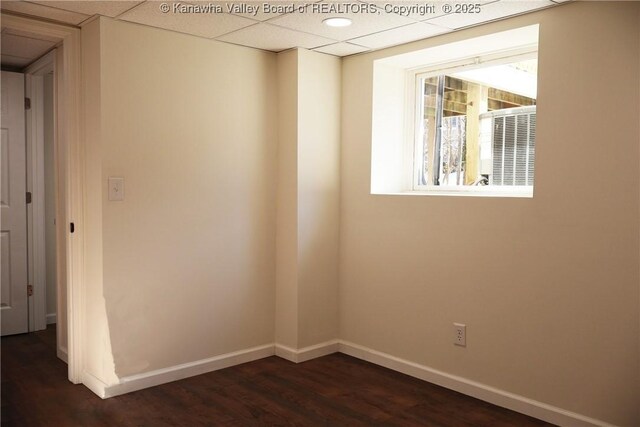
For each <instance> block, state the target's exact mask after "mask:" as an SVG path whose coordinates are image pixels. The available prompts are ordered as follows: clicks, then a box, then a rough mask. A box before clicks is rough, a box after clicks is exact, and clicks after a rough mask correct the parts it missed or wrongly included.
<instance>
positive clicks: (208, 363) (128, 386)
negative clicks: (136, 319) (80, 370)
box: [85, 344, 274, 398]
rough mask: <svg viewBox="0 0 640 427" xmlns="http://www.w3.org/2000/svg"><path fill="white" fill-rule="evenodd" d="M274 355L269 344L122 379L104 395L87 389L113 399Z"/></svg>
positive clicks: (272, 347)
mask: <svg viewBox="0 0 640 427" xmlns="http://www.w3.org/2000/svg"><path fill="white" fill-rule="evenodd" d="M273 355H274V345H273V344H267V345H263V346H259V347H253V348H249V349H246V350H240V351H236V352H233V353H226V354H221V355H219V356H214V357H210V358H208V359H202V360H197V361H195V362H189V363H183V364H181V365H175V366H170V367H168V368H163V369H158V370H155V371H151V372H145V373H142V374H138V375H131V376H128V377H122V378H120V382H119V383H118V384H113V385H109V386H105V389H104V395H100V394H99V393H97V392H96V391H95V390H94V389H93V388H92V387H91V386H89V385H87V387H89V388H90V389H91V390H92V391H93V392H94V393H96V394H97V395H98V396H100V397H102V398H107V397H113V396H118V395H121V394H125V393H130V392H132V391H137V390H142V389H143V388H148V387H154V386H157V385H160V384H164V383H168V382H171V381H177V380H181V379H184V378H189V377H193V376H195V375H200V374H205V373H207V372H212V371H216V370H218V369H224V368H228V367H230V366H235V365H239V364H241V363H246V362H252V361H254V360H258V359H263V358H265V357H269V356H273ZM85 384H86V383H85Z"/></svg>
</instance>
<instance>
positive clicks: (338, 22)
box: [322, 18, 351, 27]
mask: <svg viewBox="0 0 640 427" xmlns="http://www.w3.org/2000/svg"><path fill="white" fill-rule="evenodd" d="M322 22H323V23H324V25H328V26H330V27H348V26H349V25H351V19H349V18H327V19H325V20H324V21H322Z"/></svg>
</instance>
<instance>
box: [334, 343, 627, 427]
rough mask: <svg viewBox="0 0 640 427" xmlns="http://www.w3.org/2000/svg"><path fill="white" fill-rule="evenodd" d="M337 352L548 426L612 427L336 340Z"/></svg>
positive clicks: (573, 413) (611, 426) (592, 419)
mask: <svg viewBox="0 0 640 427" xmlns="http://www.w3.org/2000/svg"><path fill="white" fill-rule="evenodd" d="M339 350H340V352H341V353H344V354H348V355H349V356H353V357H356V358H358V359H362V360H366V361H367V362H371V363H375V364H376V365H380V366H384V367H385V368H389V369H392V370H394V371H398V372H402V373H403V374H406V375H410V376H412V377H415V378H419V379H421V380H424V381H428V382H430V383H433V384H437V385H439V386H442V387H445V388H448V389H450V390H455V391H457V392H460V393H462V394H466V395H467V396H472V397H475V398H477V399H480V400H484V401H485V402H489V403H492V404H494V405H497V406H501V407H503V408H507V409H511V410H513V411H516V412H520V413H521V414H526V415H529V416H532V417H535V418H538V419H541V420H543V421H547V422H549V423H552V424H557V425H561V426H571V427H594V426H599V427H615V426H613V425H612V424H609V423H606V422H604V421H600V420H596V419H594V418H589V417H586V416H584V415H580V414H576V413H575V412H570V411H566V410H564V409H561V408H558V407H555V406H551V405H548V404H546V403H542V402H538V401H536V400H533V399H529V398H526V397H524V396H519V395H517V394H513V393H509V392H507V391H504V390H500V389H497V388H495V387H491V386H488V385H485V384H482V383H478V382H475V381H471V380H469V379H466V378H462V377H458V376H455V375H451V374H448V373H446V372H442V371H438V370H437V369H433V368H429V367H428V366H424V365H419V364H417V363H414V362H410V361H408V360H403V359H400V358H398V357H395V356H391V355H390V354H386V353H382V352H379V351H376V350H372V349H370V348H367V347H363V346H360V345H358V344H353V343H350V342H347V341H340V343H339Z"/></svg>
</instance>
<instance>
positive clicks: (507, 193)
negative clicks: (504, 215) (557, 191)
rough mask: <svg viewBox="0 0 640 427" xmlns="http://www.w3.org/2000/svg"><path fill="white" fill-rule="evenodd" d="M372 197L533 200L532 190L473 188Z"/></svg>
mask: <svg viewBox="0 0 640 427" xmlns="http://www.w3.org/2000/svg"><path fill="white" fill-rule="evenodd" d="M371 194H372V195H382V196H446V197H500V198H502V197H512V198H518V199H532V198H533V188H531V189H526V190H521V189H517V190H514V189H512V188H507V189H504V188H503V189H495V188H491V189H485V188H477V187H476V188H474V189H472V190H470V189H464V190H458V189H450V188H442V189H441V188H438V189H428V190H427V189H425V190H410V191H401V192H376V193H371Z"/></svg>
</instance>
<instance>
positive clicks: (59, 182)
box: [2, 11, 83, 383]
mask: <svg viewBox="0 0 640 427" xmlns="http://www.w3.org/2000/svg"><path fill="white" fill-rule="evenodd" d="M25 39H31V40H35V42H33V43H31V42H30V43H26V41H29V40H26V41H25ZM45 42H46V43H50V44H51V43H52V44H53V46H50V48H49V49H48V50H47V51H46V52H48V53H46V55H45V56H39V58H40V59H38V60H35V59H36V58H38V56H36V58H33V57H30V55H33V51H34V49H35V47H37V46H42V45H43V44H44V43H45ZM11 49H13V51H12V50H11ZM40 53H42V52H40ZM25 59H26V60H28V64H29V65H27V64H25V63H22V64H20V63H13V64H11V61H14V62H19V60H25ZM2 62H3V70H4V69H8V70H9V71H13V72H14V73H15V72H16V71H18V72H24V77H23V79H24V95H25V96H24V98H26V99H29V100H26V99H25V100H24V102H25V105H24V108H25V110H26V111H25V112H24V114H23V116H24V117H26V119H27V123H28V124H25V129H26V130H25V138H26V141H25V150H24V151H23V152H24V161H25V163H26V165H25V166H26V167H27V169H26V172H25V173H26V175H23V177H24V180H23V183H24V187H23V189H24V190H25V191H24V194H22V197H18V196H16V197H17V198H16V200H19V199H21V200H23V201H24V204H25V205H26V214H27V218H26V222H27V224H28V226H27V230H28V233H27V242H28V245H27V255H26V259H27V280H26V281H25V282H28V283H21V284H16V286H15V289H22V290H24V291H26V293H27V301H28V303H27V307H28V308H27V320H26V323H27V330H31V331H35V330H38V329H44V328H46V325H47V320H49V322H51V323H53V321H54V316H53V312H52V311H51V308H52V307H54V306H55V322H56V324H57V328H56V329H57V342H58V345H57V347H58V357H60V358H62V359H66V361H67V362H68V378H69V380H70V381H71V382H73V383H80V382H82V358H81V356H82V351H81V349H82V345H81V338H82V334H81V333H80V326H81V322H80V320H79V319H80V314H81V313H82V306H81V302H82V293H83V292H82V291H83V287H82V285H83V282H82V280H81V279H82V271H83V251H82V248H83V240H82V238H83V233H82V191H83V187H82V186H83V176H82V171H83V158H82V155H81V154H82V151H81V146H80V137H81V135H82V127H81V123H82V122H81V120H80V118H81V110H80V87H81V81H80V69H81V62H80V29H79V28H76V27H70V26H65V25H58V24H53V23H49V22H43V21H39V20H36V19H30V18H26V17H22V16H16V15H12V14H10V13H5V12H4V11H3V14H2ZM3 78H4V75H3ZM51 94H53V95H51ZM45 97H48V98H53V101H49V103H48V104H46V106H47V108H46V110H47V111H45ZM50 113H52V117H51V116H49V118H48V121H45V114H50ZM3 121H4V120H3ZM3 126H4V123H3ZM52 130H53V140H54V144H53V147H50V146H49V147H47V146H46V145H45V131H48V132H49V138H50V137H51V135H50V133H51V131H52ZM18 151H20V150H18ZM47 157H49V161H48V162H47V160H46V158H47ZM51 157H53V160H52V161H51V160H50V158H51ZM7 159H8V157H7ZM8 162H9V161H8V160H7V164H8ZM11 163H12V167H10V168H7V169H6V170H11V169H17V166H13V163H14V162H13V160H12V161H11ZM47 163H48V167H45V165H46V164H47ZM3 170H5V169H3ZM52 172H53V175H54V177H55V178H54V183H53V193H54V195H53V196H52V195H51V194H50V193H51V191H50V190H51V184H52V183H51V182H50V176H51V173H52ZM45 175H49V179H45ZM46 184H48V185H49V191H47V188H46V187H47V185H46ZM21 192H22V190H18V192H17V193H16V194H19V193H21ZM47 193H49V194H47ZM47 196H49V197H47ZM52 200H53V201H54V203H53V206H54V208H53V211H54V213H53V214H52V212H51V211H52V203H51V202H52ZM47 201H48V203H47ZM27 202H30V203H27ZM23 213H24V210H23ZM3 214H4V212H3ZM54 218H55V223H54V224H53V227H52V226H51V225H52V224H51V223H50V222H51V221H52V220H53V219H54ZM47 226H49V227H47ZM3 227H4V224H3ZM74 229H75V233H74V232H73V231H74ZM47 232H48V234H49V239H47ZM51 234H53V236H55V237H52V236H51ZM47 240H48V241H49V243H51V241H52V240H55V243H56V244H55V246H54V251H53V252H54V253H55V255H54V256H53V258H55V262H54V263H53V264H54V265H55V267H53V266H50V265H51V257H52V255H51V253H52V251H51V247H50V248H49V251H47V247H46V244H47ZM47 252H49V262H47ZM7 253H8V254H9V255H8V257H7V258H6V260H5V263H6V264H7V265H9V264H10V263H11V256H12V253H11V251H7ZM4 255H5V248H4V247H3V256H4ZM20 256H21V257H22V256H23V255H20ZM23 271H24V270H23ZM52 273H54V279H53V280H54V281H55V282H56V289H55V291H52V290H50V291H49V301H47V276H49V277H51V275H52ZM23 276H24V275H23ZM4 279H5V278H4V276H3V281H4ZM21 281H22V280H21ZM50 281H51V280H49V282H50ZM25 285H30V286H29V287H26V289H25ZM11 289H13V286H12V287H11ZM21 292H22V291H21ZM54 292H55V294H56V297H55V299H52V298H51V296H52V294H53V293H54ZM29 293H31V295H30V296H29V295H28V294H29ZM16 295H17V294H16ZM53 301H55V302H53ZM47 306H48V307H47ZM47 308H49V310H48V309H47ZM47 314H49V316H48V319H47ZM3 320H4V318H3ZM21 322H23V324H24V315H22V317H21ZM3 332H4V331H3ZM65 338H66V340H65ZM65 341H66V348H65V345H64V344H65Z"/></svg>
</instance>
